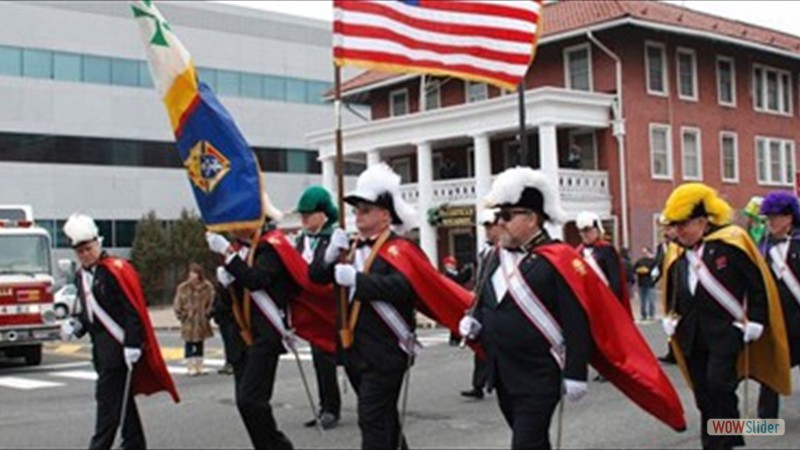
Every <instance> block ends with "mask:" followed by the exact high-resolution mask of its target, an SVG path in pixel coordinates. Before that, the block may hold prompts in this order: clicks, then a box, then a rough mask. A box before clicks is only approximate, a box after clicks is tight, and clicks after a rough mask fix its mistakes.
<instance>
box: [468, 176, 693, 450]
mask: <svg viewBox="0 0 800 450" xmlns="http://www.w3.org/2000/svg"><path fill="white" fill-rule="evenodd" d="M487 203H488V206H491V207H497V208H499V209H500V210H499V212H498V214H497V217H498V218H499V226H500V227H501V229H502V236H501V246H500V247H499V248H498V250H496V251H495V252H492V253H491V254H490V256H489V257H488V260H487V261H486V262H485V264H484V266H485V269H484V270H486V271H487V272H486V273H487V275H488V276H487V277H485V279H486V280H487V281H485V282H483V283H481V284H482V285H481V286H478V288H477V289H478V291H477V295H478V297H477V302H478V304H477V307H476V308H475V310H474V312H473V313H472V315H467V316H465V317H464V318H463V319H462V320H461V324H460V331H461V333H462V335H464V336H466V337H468V338H469V339H479V340H480V342H481V344H482V345H483V348H484V349H485V352H486V358H487V362H486V364H487V373H488V382H489V385H490V386H492V387H494V388H495V389H496V391H497V397H498V402H499V405H500V410H501V412H502V414H503V416H504V417H505V419H506V422H507V423H508V425H509V427H510V428H511V430H512V442H511V447H512V448H515V449H520V448H550V438H549V429H550V422H551V419H552V416H553V412H554V411H555V408H556V406H557V404H558V403H559V401H561V400H562V395H563V396H566V398H567V399H568V400H571V401H578V400H580V399H581V398H582V397H583V396H584V395H586V393H587V383H586V378H587V372H588V370H587V364H588V363H589V361H590V360H591V362H592V364H593V365H594V366H595V367H596V368H597V369H598V371H599V372H600V373H602V374H603V375H604V376H606V377H607V378H608V379H609V380H610V381H611V382H612V383H614V385H615V386H617V387H618V388H619V389H620V390H621V391H622V392H623V393H625V394H626V395H627V396H629V397H630V398H631V399H632V400H634V401H635V402H636V403H637V404H639V405H640V406H641V407H642V408H644V409H645V410H647V411H648V412H650V413H651V414H653V415H655V416H656V417H658V418H659V419H660V420H662V421H664V422H666V423H667V424H669V425H670V426H672V427H673V428H675V429H679V430H680V429H683V428H685V423H684V419H683V410H682V408H681V405H680V401H679V399H678V397H677V394H676V393H675V390H674V388H673V387H672V385H671V384H670V382H669V379H668V378H667V376H666V374H664V373H663V371H662V370H661V368H660V366H659V365H658V361H656V358H655V356H654V355H653V354H652V351H650V349H649V347H648V345H647V342H646V341H645V340H644V338H643V337H642V336H641V334H640V333H639V331H638V330H637V329H636V327H635V325H634V324H633V322H632V321H631V320H630V318H629V317H626V316H625V314H624V313H623V307H622V306H621V305H620V303H619V301H618V300H617V299H616V298H615V295H614V293H613V292H611V290H610V289H609V288H608V287H607V286H606V285H605V284H604V283H603V282H602V281H601V279H600V278H599V276H598V275H597V274H595V273H594V272H593V271H592V269H590V268H589V267H588V266H587V265H586V263H585V262H584V260H583V259H582V258H581V257H580V256H579V254H578V253H577V252H576V251H575V250H574V249H572V248H571V247H570V246H568V245H566V244H564V243H562V242H559V241H555V240H553V239H552V238H551V237H550V235H549V234H548V232H547V231H546V230H545V224H546V223H547V222H550V223H554V224H555V223H560V222H563V220H564V217H565V214H564V212H563V211H562V209H561V205H560V200H559V197H558V191H557V190H556V188H555V187H554V186H553V185H552V184H551V182H550V181H549V178H548V177H547V176H546V175H545V174H543V173H542V172H540V171H536V170H533V169H530V168H523V167H517V168H513V169H508V170H506V171H505V172H503V173H501V174H500V175H499V176H498V177H497V178H496V179H495V181H494V183H493V185H492V189H491V192H490V193H489V195H488V197H487ZM482 278H484V277H482Z"/></svg>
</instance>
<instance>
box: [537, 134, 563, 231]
mask: <svg viewBox="0 0 800 450" xmlns="http://www.w3.org/2000/svg"><path fill="white" fill-rule="evenodd" d="M539 161H540V162H541V170H542V172H544V174H545V175H547V178H548V179H549V180H550V183H552V185H553V186H554V187H555V188H556V190H559V182H558V140H557V137H556V126H555V124H552V123H545V124H542V125H540V126H539ZM560 196H561V193H560V192H559V198H560ZM562 226H563V224H561V225H556V226H552V225H548V226H547V227H546V228H547V231H548V232H550V235H551V236H552V237H553V238H556V239H562V238H563V237H564V230H563V229H562Z"/></svg>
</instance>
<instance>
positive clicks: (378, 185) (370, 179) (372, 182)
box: [344, 163, 417, 233]
mask: <svg viewBox="0 0 800 450" xmlns="http://www.w3.org/2000/svg"><path fill="white" fill-rule="evenodd" d="M344 201H345V202H346V203H347V204H349V205H352V206H356V204H358V203H361V202H363V203H370V204H373V205H377V206H380V207H381V208H385V209H387V210H388V211H389V212H390V213H391V215H392V225H395V226H396V228H397V230H398V232H399V233H404V232H406V231H408V230H411V229H412V228H414V227H415V226H417V212H416V210H415V209H414V208H412V207H411V205H409V204H408V203H406V202H405V200H403V198H402V197H401V196H400V175H398V174H396V173H394V171H393V170H392V169H391V168H390V167H389V166H388V165H386V163H380V164H375V165H373V166H370V167H369V168H367V170H365V171H363V172H361V175H359V176H358V180H357V181H356V189H355V190H354V191H353V192H350V193H349V194H347V196H345V198H344Z"/></svg>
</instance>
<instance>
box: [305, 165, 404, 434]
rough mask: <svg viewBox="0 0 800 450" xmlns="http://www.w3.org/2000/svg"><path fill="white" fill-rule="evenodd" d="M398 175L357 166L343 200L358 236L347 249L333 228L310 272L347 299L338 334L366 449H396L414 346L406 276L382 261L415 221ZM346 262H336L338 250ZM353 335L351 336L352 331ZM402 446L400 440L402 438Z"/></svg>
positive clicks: (341, 235) (343, 238) (342, 234)
mask: <svg viewBox="0 0 800 450" xmlns="http://www.w3.org/2000/svg"><path fill="white" fill-rule="evenodd" d="M399 187H400V177H399V176H398V175H397V174H395V173H394V172H392V170H391V169H390V168H389V167H388V166H387V165H385V164H378V165H375V166H372V167H370V168H368V169H367V170H366V171H365V172H363V173H362V174H361V175H360V176H359V178H358V181H357V184H356V190H355V192H353V193H351V194H349V195H347V196H346V197H345V202H347V203H348V204H349V205H352V206H353V207H354V209H355V215H356V227H357V228H358V233H359V235H358V238H357V239H356V241H355V242H354V243H353V246H352V249H351V245H350V242H349V240H348V237H347V235H346V234H345V232H344V231H343V230H341V229H336V230H335V231H334V233H333V235H332V236H331V242H330V244H329V245H328V248H327V249H326V253H325V256H324V257H323V258H321V259H318V260H316V261H315V262H314V265H313V266H312V268H311V278H312V280H314V281H315V282H318V283H323V284H324V283H329V282H332V281H334V280H335V281H336V284H338V285H340V286H343V287H345V288H347V290H348V295H349V298H350V305H349V307H348V315H347V320H346V330H344V331H343V332H342V335H341V340H342V346H343V348H344V349H345V364H346V367H347V370H348V375H349V376H350V378H351V381H352V382H353V384H354V388H355V389H356V393H357V395H358V426H359V428H360V429H361V438H362V441H361V446H362V448H365V449H376V448H383V449H396V448H398V445H399V444H400V439H401V436H402V430H400V417H399V414H398V410H397V407H398V399H399V398H400V391H401V387H402V384H403V378H404V375H405V373H406V372H407V371H408V370H409V369H410V366H411V363H412V362H413V357H414V352H415V351H416V346H417V344H416V339H415V335H414V328H415V321H414V303H415V301H416V298H417V297H416V294H415V292H414V289H413V287H412V284H411V282H410V281H409V280H408V279H407V278H406V277H405V276H404V275H403V274H402V273H401V272H400V271H399V270H397V269H395V268H394V267H393V266H392V265H391V264H390V263H389V262H388V260H387V258H388V257H389V253H387V252H391V251H395V250H397V249H398V247H399V246H398V245H397V244H398V241H403V240H404V238H402V237H400V236H398V235H397V234H395V233H394V232H393V231H392V227H396V229H397V230H398V232H400V233H402V232H403V230H404V229H410V228H411V227H413V226H414V222H415V219H416V214H415V211H414V210H413V209H412V208H411V207H410V206H409V205H408V204H406V203H405V202H404V201H403V199H402V198H401V197H400V195H399ZM346 250H349V251H350V255H349V256H350V258H349V261H350V262H348V263H346V264H344V263H338V264H337V261H338V259H339V254H340V253H341V252H342V251H346ZM350 333H352V335H351V334H350ZM403 446H405V442H403Z"/></svg>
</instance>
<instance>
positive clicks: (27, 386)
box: [0, 377, 64, 391]
mask: <svg viewBox="0 0 800 450" xmlns="http://www.w3.org/2000/svg"><path fill="white" fill-rule="evenodd" d="M0 386H2V387H7V388H11V389H19V390H23V391H31V390H34V389H44V388H53V387H59V386H64V383H56V382H53V381H42V380H32V379H29V378H21V377H0Z"/></svg>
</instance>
